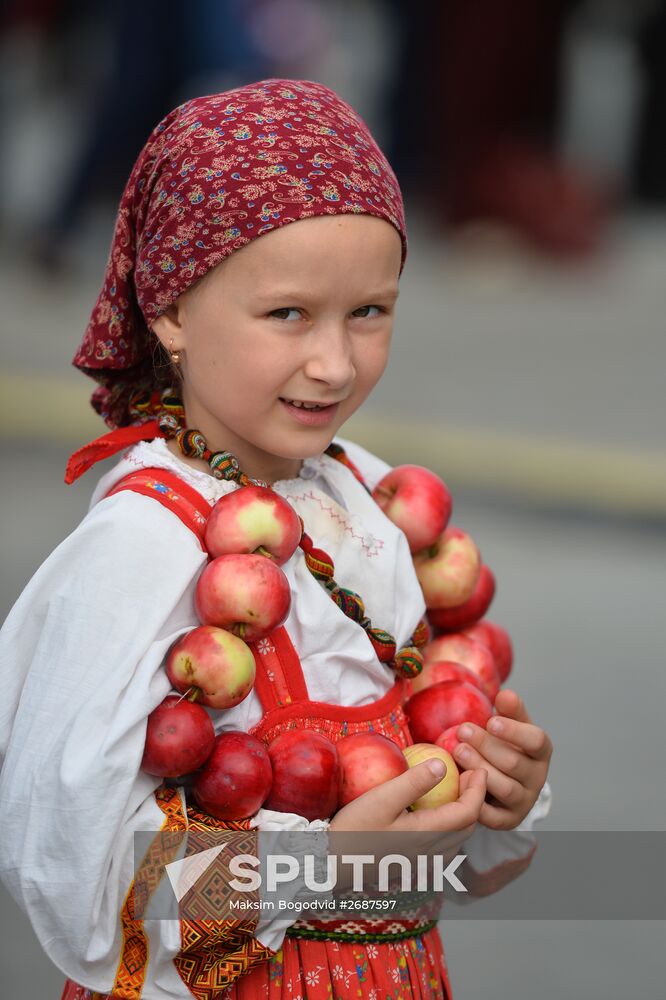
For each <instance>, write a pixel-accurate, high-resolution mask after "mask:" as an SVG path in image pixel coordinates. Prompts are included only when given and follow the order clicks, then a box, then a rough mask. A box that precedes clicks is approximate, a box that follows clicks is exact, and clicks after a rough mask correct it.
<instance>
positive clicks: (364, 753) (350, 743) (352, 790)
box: [335, 733, 407, 807]
mask: <svg viewBox="0 0 666 1000" xmlns="http://www.w3.org/2000/svg"><path fill="white" fill-rule="evenodd" d="M335 745H336V748H337V751H338V756H339V758H340V765H341V767H342V787H341V790H340V802H339V805H340V807H342V806H346V805H347V803H348V802H351V801H352V799H357V798H358V797H359V795H363V793H364V792H367V791H369V789H371V788H374V787H375V785H380V784H382V782H384V781H389V780H390V779H391V778H397V776H398V775H399V774H402V773H403V772H404V771H406V770H407V763H406V761H405V758H404V755H403V753H402V750H401V749H400V747H398V746H397V745H396V744H395V743H394V742H393V740H390V739H389V738H388V737H387V736H382V735H381V734H380V733H355V734H354V735H353V736H345V738H344V739H342V740H340V741H339V742H338V743H336V744H335Z"/></svg>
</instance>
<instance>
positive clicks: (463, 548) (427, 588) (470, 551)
mask: <svg viewBox="0 0 666 1000" xmlns="http://www.w3.org/2000/svg"><path fill="white" fill-rule="evenodd" d="M414 568H415V569H416V575H417V577H418V578H419V583H420V584H421V589H422V590H423V596H424V598H425V602H426V607H427V608H428V610H430V609H431V608H455V607H457V606H458V605H459V604H463V603H464V602H465V601H466V600H468V599H469V598H470V597H471V596H472V594H473V593H474V588H475V587H476V584H477V580H478V579H479V573H480V570H481V557H480V555H479V550H478V549H477V547H476V545H475V544H474V541H473V540H472V538H471V537H470V536H469V535H468V534H467V533H466V532H465V531H462V530H461V529H460V528H454V527H453V526H451V527H449V528H447V529H446V531H444V533H443V534H442V535H440V537H439V538H438V539H437V541H435V542H434V543H433V544H432V545H431V546H430V547H429V548H427V549H423V550H422V551H421V552H417V553H416V555H415V556H414Z"/></svg>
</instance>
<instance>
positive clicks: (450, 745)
mask: <svg viewBox="0 0 666 1000" xmlns="http://www.w3.org/2000/svg"><path fill="white" fill-rule="evenodd" d="M459 743H460V740H459V738H458V726H449V728H448V729H445V730H444V732H443V733H440V735H439V736H438V737H437V739H436V740H435V746H438V747H441V748H442V749H443V750H446V751H447V753H450V754H451V756H453V753H454V752H455V749H456V747H457V746H458V744H459Z"/></svg>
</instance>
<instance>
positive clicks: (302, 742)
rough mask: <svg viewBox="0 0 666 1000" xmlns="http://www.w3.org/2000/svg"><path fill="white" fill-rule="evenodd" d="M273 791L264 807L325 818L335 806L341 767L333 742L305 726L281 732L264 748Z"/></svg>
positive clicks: (309, 817)
mask: <svg viewBox="0 0 666 1000" xmlns="http://www.w3.org/2000/svg"><path fill="white" fill-rule="evenodd" d="M268 754H269V756H270V759H271V764H272V765H273V790H272V791H271V794H270V795H269V797H268V799H267V800H266V803H265V806H266V808H267V809H276V810H277V811H278V812H293V813H298V814H299V815H300V816H305V817H306V819H309V820H313V819H328V818H329V817H330V816H332V815H333V813H334V812H335V811H336V809H337V808H338V800H339V796H340V780H341V776H342V775H341V768H340V758H339V756H338V751H337V749H336V747H335V744H333V743H332V742H331V740H329V739H327V738H326V737H325V736H322V735H321V734H320V733H315V732H312V731H311V730H308V729H305V730H303V729H290V730H288V731H287V732H286V733H281V734H280V735H279V736H276V738H275V739H274V740H273V742H272V743H271V744H270V746H269V747H268Z"/></svg>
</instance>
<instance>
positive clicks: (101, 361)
mask: <svg viewBox="0 0 666 1000" xmlns="http://www.w3.org/2000/svg"><path fill="white" fill-rule="evenodd" d="M349 212H353V213H366V214H369V215H376V216H378V217H379V218H382V219H386V220H387V221H388V222H390V223H391V224H392V225H393V226H395V228H396V229H397V230H398V232H399V233H400V236H401V238H402V263H403V264H404V260H405V254H406V251H407V236H406V230H405V217H404V208H403V204H402V197H401V194H400V188H399V186H398V182H397V180H396V177H395V174H394V173H393V171H392V169H391V167H390V166H389V164H388V162H387V160H386V158H385V157H384V155H383V153H382V152H381V150H380V149H379V147H378V146H377V144H376V143H375V141H374V139H373V138H372V136H371V134H370V132H369V130H368V127H367V126H366V125H365V123H364V122H363V121H362V119H361V118H359V116H358V115H357V114H356V112H355V111H354V110H353V109H352V108H350V106H349V105H348V104H346V103H345V102H344V101H342V100H341V99H340V98H339V97H338V96H337V94H335V93H334V92H333V91H332V90H329V89H328V87H324V86H323V85H322V84H319V83H310V82H307V81H302V80H264V81H262V82H260V83H254V84H250V85H248V86H245V87H239V88H238V89H236V90H229V91H227V92H225V93H223V94H213V95H211V96H210V97H199V98H196V99H194V100H191V101H187V102H186V103H185V104H182V105H181V106H180V107H178V108H175V110H173V111H171V112H170V113H169V114H168V115H167V116H166V118H164V120H163V121H161V122H160V124H159V125H158V126H157V128H155V129H154V131H153V132H152V134H151V135H150V137H149V139H148V141H147V143H146V145H145V146H144V148H143V150H142V151H141V153H140V154H139V158H138V159H137V161H136V163H135V165H134V168H133V170H132V173H131V175H130V178H129V180H128V182H127V186H126V187H125V191H124V193H123V196H122V199H121V202H120V208H119V210H118V218H117V221H116V228H115V232H114V234H113V242H112V244H111V251H110V254H109V260H108V264H107V267H106V274H105V277H104V285H103V287H102V290H101V292H100V294H99V298H98V299H97V302H96V304H95V307H94V309H93V311H92V315H91V317H90V322H89V324H88V327H87V329H86V332H85V336H84V338H83V341H82V343H81V345H80V347H79V349H78V351H77V352H76V355H75V357H74V360H73V363H74V365H76V367H77V368H80V369H81V371H83V372H85V373H86V375H90V376H91V377H92V378H94V379H95V380H96V381H98V382H99V383H100V386H99V388H98V389H96V390H95V392H94V394H93V397H92V404H93V406H94V408H95V409H96V410H97V412H98V413H100V414H101V416H102V417H103V418H104V420H105V421H106V423H107V424H108V425H109V427H111V428H115V427H121V426H125V425H127V424H130V423H132V422H133V421H136V420H137V417H136V416H133V415H132V414H131V413H130V411H129V408H128V404H129V400H130V398H131V397H132V396H133V395H135V394H136V393H137V392H139V391H143V390H148V391H150V390H152V389H154V388H155V386H156V382H157V375H156V373H155V370H154V365H153V355H154V351H155V348H156V345H157V340H156V338H155V336H154V334H152V333H151V331H150V325H151V323H152V322H153V321H154V320H155V319H156V318H157V317H158V316H159V315H160V314H161V313H162V312H164V310H165V309H166V308H167V307H168V306H169V305H170V304H171V303H172V302H173V301H174V300H175V299H176V298H178V296H179V295H181V294H182V293H183V292H184V291H185V290H186V289H187V288H189V286H190V285H192V284H193V283H194V282H195V281H197V280H198V279H199V278H201V277H203V275H204V274H206V272H207V271H210V269H211V268H213V267H215V266H216V265H217V264H219V263H220V262H221V261H222V260H224V258H225V257H228V256H229V254H231V253H233V252H234V250H238V249H239V248H240V247H242V246H244V245H245V244H246V243H249V242H250V240H253V239H256V238H257V237H258V236H261V235H262V234H263V233H266V232H269V231H270V230H271V229H275V228H277V227H279V226H285V225H287V224H288V223H290V222H295V221H297V220H298V219H306V218H310V217H311V216H315V215H339V214H344V213H349Z"/></svg>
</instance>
